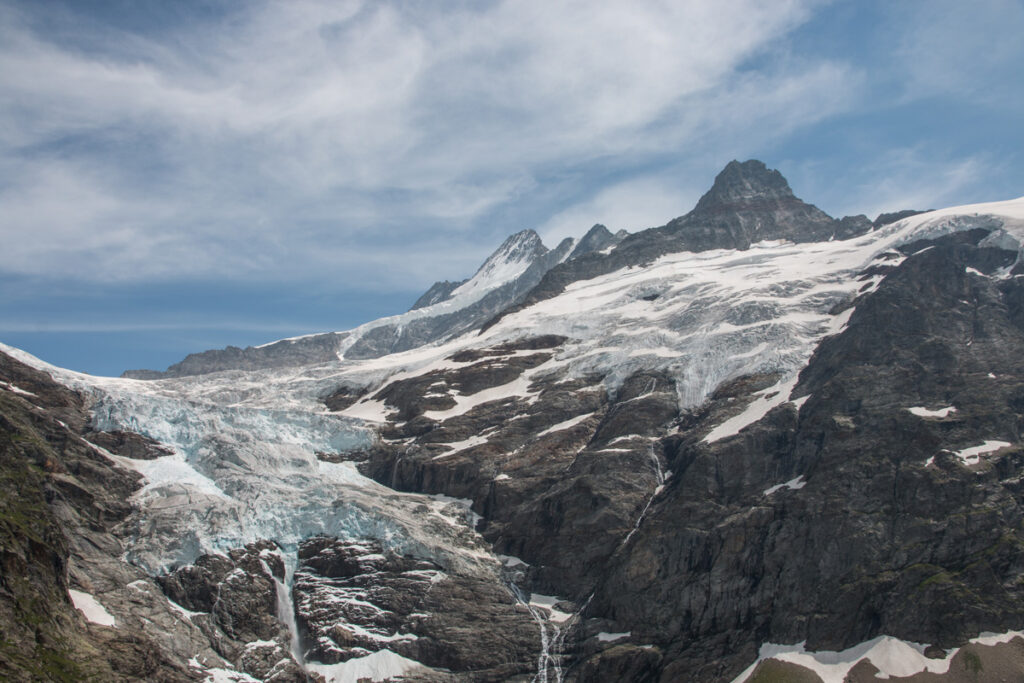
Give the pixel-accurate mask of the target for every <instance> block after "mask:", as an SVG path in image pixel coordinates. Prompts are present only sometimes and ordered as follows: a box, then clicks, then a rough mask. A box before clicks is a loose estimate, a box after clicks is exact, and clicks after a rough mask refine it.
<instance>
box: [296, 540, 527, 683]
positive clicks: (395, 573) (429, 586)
mask: <svg viewBox="0 0 1024 683" xmlns="http://www.w3.org/2000/svg"><path fill="white" fill-rule="evenodd" d="M494 578H495V577H494V576H466V575H460V574H453V573H451V572H449V571H446V570H445V569H443V568H442V567H441V566H439V565H437V564H435V563H434V562H431V561H428V560H424V559H417V558H414V557H409V556H399V555H396V554H395V553H393V552H390V551H388V550H386V549H385V548H383V547H382V546H381V544H380V543H379V542H377V541H374V540H372V539H360V540H339V539H336V538H328V537H315V538H311V539H309V540H307V541H305V542H303V543H302V545H301V546H300V548H299V566H298V568H297V570H296V572H295V597H296V611H297V616H298V621H299V625H300V628H301V629H302V633H303V642H304V643H305V645H304V647H305V656H306V658H307V659H315V660H317V661H321V662H325V663H336V662H345V661H348V660H350V659H352V658H355V657H364V656H366V655H369V654H371V653H373V652H378V651H380V650H389V651H391V652H395V653H398V654H400V655H402V656H405V657H408V658H410V659H413V660H415V661H418V662H421V663H422V664H425V665H427V666H429V667H432V668H437V669H443V670H446V671H449V672H452V674H454V675H456V676H459V675H460V674H464V673H466V672H472V674H471V676H469V679H471V680H476V681H487V680H493V681H500V680H509V679H510V678H511V677H513V676H516V675H522V674H527V673H529V672H531V671H532V670H533V668H534V666H535V662H534V653H535V650H536V647H537V630H536V626H535V624H534V622H533V620H532V619H531V617H530V614H529V612H528V610H527V609H526V608H525V607H523V606H517V601H516V599H515V597H514V595H513V593H512V592H511V590H510V589H509V588H508V587H507V586H505V585H504V584H503V583H501V582H500V581H496V580H494ZM459 680H465V679H464V678H463V677H462V676H459Z"/></svg>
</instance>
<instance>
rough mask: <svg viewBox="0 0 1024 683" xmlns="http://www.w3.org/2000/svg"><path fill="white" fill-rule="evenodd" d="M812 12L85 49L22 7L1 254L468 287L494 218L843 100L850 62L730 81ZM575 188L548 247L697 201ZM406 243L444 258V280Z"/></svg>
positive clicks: (24, 260)
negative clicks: (627, 163) (616, 170)
mask: <svg viewBox="0 0 1024 683" xmlns="http://www.w3.org/2000/svg"><path fill="white" fill-rule="evenodd" d="M811 6H812V3H810V2H803V1H800V0H783V1H780V2H776V3H771V5H770V6H768V5H764V4H763V3H758V2H754V0H729V1H727V2H723V1H722V0H715V1H711V0H702V1H699V2H696V1H695V2H687V3H678V2H668V1H665V2H650V3H642V4H641V3H626V2H602V3H585V2H567V3H550V2H519V1H517V2H511V1H509V2H493V3H487V4H477V5H473V4H470V5H466V6H448V7H446V8H445V9H444V10H443V11H441V10H439V9H437V7H436V6H418V5H410V4H404V3H386V2H343V3H335V2H312V1H304V2H289V3H277V2H266V3H262V4H254V5H247V6H246V8H247V9H246V10H245V11H242V10H237V11H236V13H234V14H232V15H231V16H230V17H229V20H225V21H222V22H216V21H215V22H210V23H206V24H201V25H197V26H189V27H176V28H167V29H166V30H164V31H161V32H154V33H152V34H150V35H142V34H138V33H136V34H127V33H124V32H123V31H118V30H115V29H113V28H109V27H107V28H103V27H99V26H97V25H91V28H89V29H88V30H89V31H92V33H88V34H82V35H79V36H78V38H79V42H78V43H77V44H75V43H72V44H68V43H67V42H65V41H59V40H55V39H52V38H51V37H50V35H49V34H48V33H47V32H46V31H45V30H44V29H41V28H39V25H38V22H36V23H33V22H32V21H30V20H31V19H33V15H32V14H31V12H33V11H34V10H33V9H32V6H31V5H26V7H27V8H28V9H23V10H20V12H21V13H20V14H19V11H17V10H12V9H7V10H4V11H3V12H4V16H3V21H2V22H0V25H2V26H3V28H2V29H0V92H2V93H3V94H4V98H3V103H4V104H0V155H2V157H3V158H4V162H3V164H2V167H0V201H2V202H3V203H4V205H5V207H6V210H5V211H4V213H3V215H2V216H0V235H2V236H3V237H4V239H5V241H6V242H8V243H16V244H17V246H16V248H12V249H8V250H5V252H4V254H2V255H0V270H2V271H6V272H9V273H21V274H45V273H49V272H54V271H59V272H61V273H62V274H64V275H67V276H72V277H78V278H81V279H85V280H89V279H151V278H165V279H166V278H171V279H173V278H195V277H203V276H205V277H212V276H216V277H223V278H262V279H281V280H286V279H289V278H296V277H312V276H315V275H317V273H319V274H320V275H321V276H330V277H332V278H338V279H340V280H345V279H346V278H350V279H351V280H352V281H353V282H356V281H362V280H364V279H365V278H366V277H367V275H368V274H369V273H371V272H373V269H376V270H377V272H378V273H379V277H380V279H381V281H382V282H384V283H394V284H393V285H392V286H398V284H397V283H398V282H399V281H402V279H403V277H404V278H405V282H406V283H408V281H409V279H413V280H416V281H420V280H421V279H422V278H424V277H429V278H430V279H433V277H437V276H441V277H444V276H452V277H455V276H457V275H458V273H461V272H464V271H465V270H471V269H472V266H471V265H467V263H469V258H470V257H472V258H473V259H476V258H477V256H479V255H481V254H485V253H486V252H487V251H489V250H490V249H491V248H493V247H494V246H495V245H496V244H497V243H498V242H500V240H501V239H502V237H504V234H505V233H506V232H509V231H510V230H509V228H510V226H509V225H506V224H500V223H495V222H493V221H491V220H490V218H491V216H493V215H494V214H496V213H498V214H500V213H501V212H502V211H505V210H508V209H509V207H515V205H516V204H517V203H521V202H530V201H535V200H537V198H538V195H535V194H533V193H534V192H535V191H536V190H538V187H539V185H540V184H541V183H542V182H543V183H545V184H554V185H555V186H556V188H555V190H551V189H550V188H547V189H545V190H544V192H546V193H547V194H546V195H545V201H546V202H547V205H548V206H558V203H559V198H558V193H557V185H558V183H559V182H562V180H563V179H564V178H566V177H571V176H573V175H574V174H584V175H585V172H584V170H583V169H585V168H586V167H587V165H589V164H601V163H602V160H606V159H610V158H615V159H619V158H621V159H626V160H631V161H632V162H633V163H634V164H637V165H641V166H642V165H643V160H644V158H645V157H646V156H650V155H653V156H655V157H659V156H661V157H663V156H664V155H665V154H666V151H667V150H673V149H685V150H688V152H692V153H693V154H694V155H695V156H700V155H703V154H708V153H709V151H708V148H709V140H710V139H714V140H717V141H718V142H719V143H722V142H723V141H726V142H725V144H726V146H728V145H729V144H732V145H733V148H734V149H735V150H736V151H735V155H737V156H739V155H742V154H743V152H744V151H745V150H746V149H749V147H750V145H749V142H748V141H749V140H751V139H753V138H755V137H757V136H758V135H759V134H761V133H763V132H764V131H765V130H774V131H775V134H776V135H781V134H783V133H784V132H786V131H789V130H792V129H793V128H794V127H796V126H799V125H803V124H804V123H806V122H807V121H812V120H817V119H819V118H821V117H823V116H827V115H829V114H830V113H833V112H835V111H837V110H839V109H841V108H842V107H843V106H846V105H847V104H848V101H849V97H850V95H849V93H850V92H855V89H853V90H851V89H850V88H845V90H844V79H845V80H846V81H855V80H856V76H855V74H853V73H852V72H851V71H850V70H849V69H847V68H846V67H844V66H843V65H841V64H835V63H826V64H823V65H810V66H809V65H800V64H794V65H786V67H785V68H784V69H781V70H778V69H777V70H775V71H774V72H772V73H762V72H747V73H743V74H740V73H737V71H736V70H737V67H738V66H739V65H741V64H742V63H743V62H744V60H746V59H747V58H749V57H750V56H751V55H753V54H755V53H757V51H758V50H762V49H765V48H766V46H768V45H770V44H772V43H773V41H778V40H779V39H781V38H782V37H783V36H785V35H786V33H787V32H788V31H789V30H791V29H792V28H793V27H794V26H797V25H798V24H799V23H800V22H802V21H804V20H805V19H806V18H807V16H808V14H809V11H810V7H811ZM72 19H73V17H72V18H70V19H68V18H66V17H65V18H64V19H63V20H66V21H71V20H72ZM61 20H62V19H61V17H56V18H55V19H54V21H61ZM844 93H846V94H845V95H844ZM730 140H731V141H732V142H731V143H730V142H729V141H730ZM720 153H721V152H720V151H719V152H718V154H720ZM722 161H724V160H721V159H719V160H716V161H715V165H720V164H721V162H722ZM657 163H660V164H662V165H664V163H665V162H664V161H659V162H657ZM676 170H677V171H678V172H682V171H683V170H685V169H680V168H677V169H676ZM702 180H703V178H702ZM580 182H584V183H589V184H590V187H588V188H587V189H586V191H585V192H584V193H583V194H587V193H589V195H590V196H591V197H592V199H589V200H586V203H585V205H584V206H581V207H575V208H573V209H568V210H565V209H563V208H562V207H561V206H559V207H558V208H557V209H555V210H554V211H555V212H556V213H558V212H560V213H559V216H560V217H555V218H548V216H547V215H544V216H542V218H541V219H540V220H541V221H545V220H546V224H545V225H546V227H545V230H546V231H547V232H549V233H551V234H555V233H559V234H561V233H564V232H566V231H567V230H568V225H569V223H570V222H571V221H574V220H576V218H577V217H579V219H580V220H581V221H583V222H582V224H581V225H580V226H579V227H578V228H577V229H578V230H583V229H585V228H586V227H587V221H586V220H583V219H584V217H585V216H589V215H593V214H596V213H602V214H604V217H602V218H597V220H606V221H609V222H612V223H615V222H616V221H621V222H622V223H625V224H628V225H626V227H631V228H635V227H636V224H637V223H652V224H653V223H660V222H663V221H664V220H666V219H667V218H669V217H671V215H675V214H678V213H680V212H681V211H682V210H684V209H685V208H686V206H685V203H684V200H686V199H687V197H686V196H681V197H680V198H679V201H676V200H674V199H673V197H672V192H671V190H670V188H668V187H667V186H661V187H659V186H658V183H657V182H655V181H651V180H650V179H641V180H637V181H635V182H634V183H632V184H630V183H626V184H625V185H621V186H620V187H618V188H616V187H612V188H610V189H603V188H602V186H601V184H600V183H601V182H602V181H595V180H589V179H588V180H584V181H580ZM595 183H596V184H595ZM628 191H636V192H638V193H641V194H642V196H643V201H642V202H641V201H634V200H631V199H630V197H629V196H628V195H627V192H628ZM576 194H577V195H579V194H580V193H579V192H578V191H577V192H576ZM691 194H692V193H691ZM618 203H621V206H613V204H618ZM543 210H544V209H540V211H541V213H543ZM661 210H667V211H669V215H661V216H657V215H655V214H656V212H657V211H661ZM548 211H549V213H550V211H551V210H550V209H548ZM574 212H575V213H574ZM587 220H589V219H587ZM513 227H514V229H520V228H523V227H534V226H532V225H517V226H513ZM452 240H458V241H459V242H460V243H461V244H466V245H468V246H467V248H466V252H465V253H463V254H458V255H453V254H452V253H451V252H452V251H453V250H452V246H451V245H452ZM383 246H387V247H389V248H390V251H388V250H387V249H383V248H382V247H383ZM396 246H397V247H399V251H401V248H405V249H409V248H415V249H416V252H417V253H418V254H429V255H431V257H432V258H435V257H436V259H435V260H434V261H433V263H432V265H433V269H432V270H431V272H432V274H433V275H432V276H426V275H420V274H419V271H420V270H423V271H424V272H425V271H426V268H425V267H422V266H421V264H422V263H423V261H422V260H417V261H416V263H415V264H411V265H410V264H409V263H407V261H408V258H407V255H406V254H403V253H399V254H397V255H396V254H395V247H396ZM386 254H390V255H386ZM328 257H330V258H328ZM331 259H337V260H336V261H332V260H331ZM402 259H404V260H405V261H402ZM439 266H445V267H448V266H450V267H452V268H453V269H455V268H458V270H457V271H456V272H455V273H451V272H450V271H449V272H445V271H443V270H440V269H439ZM398 268H401V269H405V270H404V272H405V273H407V274H406V275H404V276H403V275H402V274H401V273H398V272H396V269H398ZM381 271H383V272H381ZM406 286H407V285H406Z"/></svg>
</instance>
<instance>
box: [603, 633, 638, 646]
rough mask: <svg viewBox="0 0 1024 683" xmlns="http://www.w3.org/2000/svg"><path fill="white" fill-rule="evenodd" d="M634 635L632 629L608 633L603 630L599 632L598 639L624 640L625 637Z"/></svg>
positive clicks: (606, 641) (608, 641)
mask: <svg viewBox="0 0 1024 683" xmlns="http://www.w3.org/2000/svg"><path fill="white" fill-rule="evenodd" d="M631 635H633V632H632V631H626V632H625V633H606V632H604V631H602V632H601V633H598V634H597V639H598V640H599V641H601V642H602V643H612V642H615V641H616V640H622V639H623V638H629V637H630V636H631Z"/></svg>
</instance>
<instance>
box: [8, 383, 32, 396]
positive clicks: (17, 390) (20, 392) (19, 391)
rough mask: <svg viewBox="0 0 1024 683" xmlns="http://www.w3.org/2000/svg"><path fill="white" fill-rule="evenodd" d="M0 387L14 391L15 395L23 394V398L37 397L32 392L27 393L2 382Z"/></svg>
mask: <svg viewBox="0 0 1024 683" xmlns="http://www.w3.org/2000/svg"><path fill="white" fill-rule="evenodd" d="M0 387H3V388H4V389H7V390H8V391H13V392H14V393H15V394H21V395H22V396H35V394H33V393H32V392H31V391H25V390H24V389H20V388H18V387H16V386H14V385H13V384H8V383H7V382H3V381H0Z"/></svg>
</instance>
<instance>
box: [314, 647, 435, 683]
mask: <svg viewBox="0 0 1024 683" xmlns="http://www.w3.org/2000/svg"><path fill="white" fill-rule="evenodd" d="M425 668H427V667H425V666H424V665H422V664H420V663H419V662H417V661H415V660H412V659H408V658H406V657H403V656H402V655H400V654H397V653H394V652H392V651H391V650H378V651H377V652H373V653H371V654H368V655H366V656H365V657H353V658H352V659H350V660H348V661H346V662H341V663H339V664H320V663H319V662H312V663H309V664H307V665H306V669H307V670H309V671H312V672H313V673H318V674H320V675H322V676H323V677H324V678H325V679H327V683H358V681H360V680H362V679H370V680H371V681H385V680H387V679H389V678H393V677H395V676H401V675H403V674H407V673H410V672H413V671H417V670H421V669H425Z"/></svg>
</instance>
